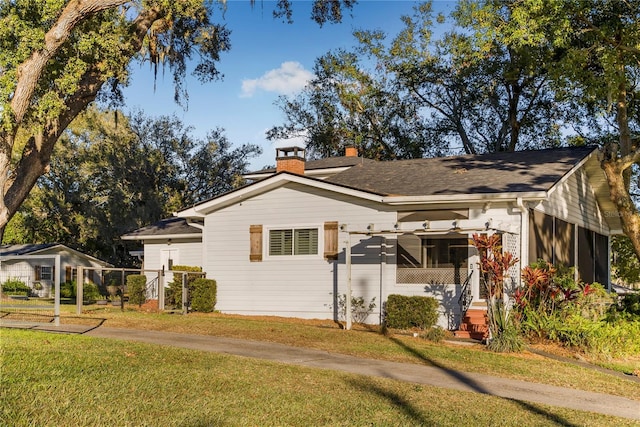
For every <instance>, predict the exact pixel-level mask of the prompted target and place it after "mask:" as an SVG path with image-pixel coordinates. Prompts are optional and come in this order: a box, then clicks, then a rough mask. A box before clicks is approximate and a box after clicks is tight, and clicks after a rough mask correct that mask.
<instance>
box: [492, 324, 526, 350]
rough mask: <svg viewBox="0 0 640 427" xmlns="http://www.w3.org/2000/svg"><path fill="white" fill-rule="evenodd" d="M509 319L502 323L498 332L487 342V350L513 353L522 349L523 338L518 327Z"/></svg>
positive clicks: (523, 344) (523, 345)
mask: <svg viewBox="0 0 640 427" xmlns="http://www.w3.org/2000/svg"><path fill="white" fill-rule="evenodd" d="M509 319H510V318H509ZM509 319H507V321H506V322H504V323H503V325H502V327H501V329H500V333H499V334H498V335H496V336H495V337H492V338H491V339H490V340H489V341H488V342H487V348H488V349H489V350H491V351H495V352H498V353H513V352H521V351H522V350H524V347H525V343H524V339H523V337H522V335H521V334H520V331H519V329H518V327H517V326H516V325H515V324H514V323H513V322H511V321H509Z"/></svg>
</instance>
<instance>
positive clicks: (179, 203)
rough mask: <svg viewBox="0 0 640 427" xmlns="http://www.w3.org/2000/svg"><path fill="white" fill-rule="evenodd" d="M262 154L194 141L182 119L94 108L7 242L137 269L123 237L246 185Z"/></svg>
mask: <svg viewBox="0 0 640 427" xmlns="http://www.w3.org/2000/svg"><path fill="white" fill-rule="evenodd" d="M259 152H260V149H259V148H258V147H256V146H253V145H249V144H246V145H243V146H241V147H238V148H234V147H233V146H232V144H231V142H230V141H229V140H228V139H227V138H226V137H225V135H224V133H223V131H222V130H219V129H218V130H214V131H211V132H210V133H209V134H208V135H207V137H206V138H204V139H200V138H196V137H195V136H194V135H193V134H192V129H190V128H189V127H187V126H185V125H184V124H183V123H182V122H181V121H180V120H179V119H177V118H176V117H158V118H151V117H147V116H145V115H143V114H142V113H137V114H133V115H131V116H130V117H124V116H122V115H121V114H120V113H119V112H114V111H107V110H99V109H97V108H90V109H89V110H88V111H87V112H85V113H84V114H82V115H80V116H79V117H78V118H77V119H76V121H74V123H73V124H72V125H70V127H69V130H68V132H66V133H65V134H64V135H63V136H62V137H61V138H60V141H59V143H58V144H57V147H56V149H55V151H54V154H53V156H52V159H51V163H50V166H51V170H50V171H49V173H48V174H47V175H46V176H44V177H42V178H41V179H40V180H38V182H37V184H36V186H35V187H34V189H33V190H32V192H31V194H30V196H29V197H28V199H27V200H26V201H25V203H24V206H23V208H22V210H21V211H20V212H19V214H18V215H17V216H15V217H14V219H12V221H11V223H10V224H11V227H9V230H10V231H11V232H10V233H9V234H8V235H7V236H5V237H6V239H12V240H11V242H12V243H27V242H33V241H55V242H60V243H63V244H67V245H69V246H71V247H78V246H80V247H82V250H83V252H85V253H88V254H90V255H93V256H95V257H97V258H99V259H103V260H106V261H109V262H111V263H113V264H115V265H134V260H133V259H132V258H131V257H130V255H129V253H128V250H127V248H126V246H125V244H123V242H122V240H121V239H120V236H121V235H122V234H125V233H127V232H129V231H131V230H134V229H136V228H138V227H140V226H141V225H145V224H150V223H153V222H156V221H158V220H160V219H162V218H166V217H167V216H170V214H171V212H174V211H176V210H178V209H180V208H181V207H183V206H189V205H192V204H194V203H196V202H198V201H200V200H204V199H208V198H210V197H213V196H215V195H217V194H220V193H222V192H225V191H228V190H231V189H232V188H235V187H236V186H238V185H240V184H242V182H243V181H242V179H241V174H242V173H244V172H245V171H246V168H247V167H248V162H249V159H250V158H251V157H252V156H254V155H255V154H257V153H259ZM160 170H162V171H163V173H162V174H158V171H160ZM132 176H135V179H131V177H132Z"/></svg>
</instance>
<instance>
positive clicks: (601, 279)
mask: <svg viewBox="0 0 640 427" xmlns="http://www.w3.org/2000/svg"><path fill="white" fill-rule="evenodd" d="M608 271H609V238H608V237H607V236H605V235H602V234H600V233H596V232H595V231H591V230H588V229H586V228H583V227H578V274H579V276H580V280H582V281H583V282H585V283H592V282H598V283H602V284H603V285H607V284H608V283H609V274H608Z"/></svg>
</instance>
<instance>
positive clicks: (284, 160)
mask: <svg viewBox="0 0 640 427" xmlns="http://www.w3.org/2000/svg"><path fill="white" fill-rule="evenodd" d="M304 162H305V152H304V148H300V147H287V148H277V149H276V172H291V173H295V174H298V175H304Z"/></svg>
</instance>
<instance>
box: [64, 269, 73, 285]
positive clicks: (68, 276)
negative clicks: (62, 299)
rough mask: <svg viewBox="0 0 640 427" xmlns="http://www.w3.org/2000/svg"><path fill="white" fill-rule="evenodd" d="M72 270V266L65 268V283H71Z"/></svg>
mask: <svg viewBox="0 0 640 427" xmlns="http://www.w3.org/2000/svg"><path fill="white" fill-rule="evenodd" d="M71 273H72V270H71V266H70V265H68V266H66V267H65V268H64V281H65V282H71V280H72V277H71V276H72V274H71Z"/></svg>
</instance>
